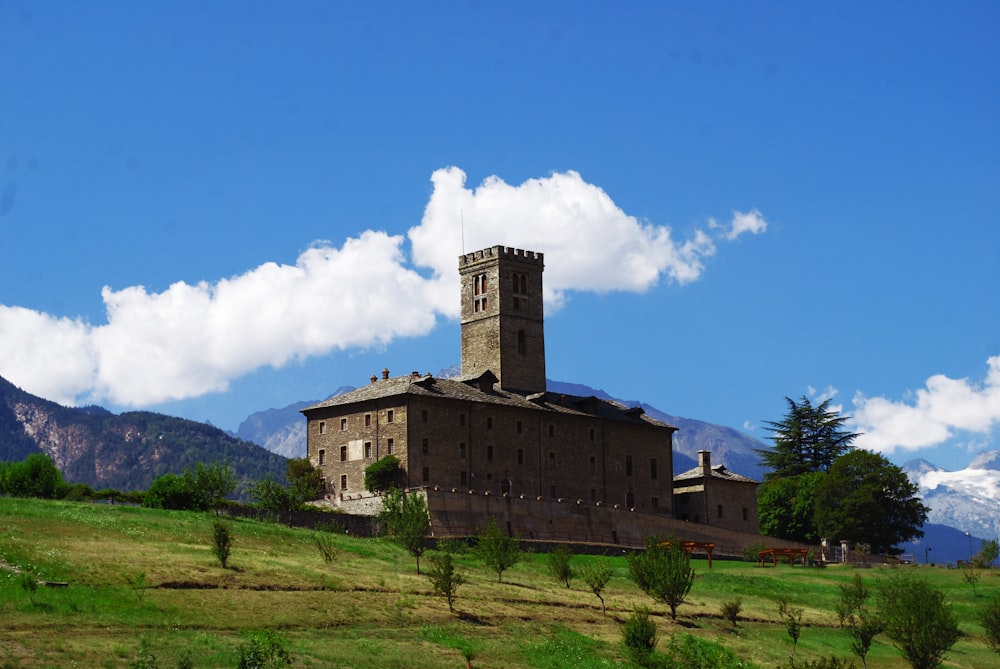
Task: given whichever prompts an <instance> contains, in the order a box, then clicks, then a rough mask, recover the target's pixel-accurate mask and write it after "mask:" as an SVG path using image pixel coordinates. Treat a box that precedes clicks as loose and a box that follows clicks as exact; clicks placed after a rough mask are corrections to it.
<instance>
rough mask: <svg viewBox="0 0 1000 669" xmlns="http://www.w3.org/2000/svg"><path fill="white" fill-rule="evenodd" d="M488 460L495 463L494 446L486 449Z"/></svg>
mask: <svg viewBox="0 0 1000 669" xmlns="http://www.w3.org/2000/svg"><path fill="white" fill-rule="evenodd" d="M486 460H487V461H489V462H493V446H487V447H486Z"/></svg>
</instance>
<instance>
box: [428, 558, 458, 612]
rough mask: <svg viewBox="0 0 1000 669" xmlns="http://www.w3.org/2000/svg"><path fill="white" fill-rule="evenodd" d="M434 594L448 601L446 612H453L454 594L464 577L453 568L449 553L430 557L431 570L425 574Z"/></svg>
mask: <svg viewBox="0 0 1000 669" xmlns="http://www.w3.org/2000/svg"><path fill="white" fill-rule="evenodd" d="M427 578H429V579H430V580H431V585H432V586H433V587H434V592H436V593H438V594H439V595H444V596H445V598H446V599H447V600H448V610H449V611H454V610H455V594H456V593H457V592H458V588H459V586H461V585H462V584H463V583H465V576H463V575H462V573H461V572H460V571H459V570H458V569H457V568H456V567H455V561H454V557H453V556H452V554H451V553H441V554H439V555H432V556H431V568H430V570H428V572H427Z"/></svg>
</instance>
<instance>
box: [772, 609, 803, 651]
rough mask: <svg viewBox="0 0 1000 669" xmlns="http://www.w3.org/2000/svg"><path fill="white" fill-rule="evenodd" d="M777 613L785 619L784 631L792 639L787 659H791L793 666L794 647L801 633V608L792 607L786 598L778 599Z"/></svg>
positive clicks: (797, 643)
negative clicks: (790, 651)
mask: <svg viewBox="0 0 1000 669" xmlns="http://www.w3.org/2000/svg"><path fill="white" fill-rule="evenodd" d="M778 615H780V616H781V617H782V619H783V620H784V621H785V631H786V632H788V636H789V637H791V639H792V654H791V656H790V658H789V659H791V661H792V666H795V649H796V648H797V647H798V645H799V636H801V634H802V609H796V608H792V607H791V606H789V604H788V602H787V601H786V600H784V599H779V600H778Z"/></svg>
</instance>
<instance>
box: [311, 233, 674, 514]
mask: <svg viewBox="0 0 1000 669" xmlns="http://www.w3.org/2000/svg"><path fill="white" fill-rule="evenodd" d="M458 269H459V274H460V277H461V360H462V369H461V375H460V376H458V377H456V378H450V379H446V378H436V377H434V376H432V375H430V374H420V373H417V372H413V373H412V374H407V375H403V376H396V377H392V376H390V373H389V370H382V374H381V376H372V378H371V380H370V383H369V384H367V385H365V386H363V387H361V388H358V389H357V390H354V391H351V392H348V393H345V394H343V395H339V396H336V397H333V398H331V399H329V400H326V401H325V402H321V403H319V404H316V405H314V406H311V407H308V408H306V409H304V410H303V412H302V413H303V414H304V415H305V417H306V419H307V430H308V432H307V435H308V436H307V457H308V458H309V460H310V461H311V462H312V463H313V465H314V466H315V467H317V468H318V469H319V470H320V472H321V473H322V476H323V478H324V479H325V481H326V484H327V490H328V496H329V497H330V498H331V499H334V500H338V499H343V498H344V497H345V496H347V497H350V496H354V495H359V494H362V493H363V492H364V470H365V468H366V467H368V466H369V465H371V464H372V463H374V462H375V461H376V460H378V459H379V458H381V457H383V456H385V455H389V454H391V455H395V456H396V457H397V458H398V459H399V460H400V462H401V463H402V465H403V467H404V468H405V470H406V472H407V477H408V485H409V486H411V487H423V486H426V487H428V488H439V489H450V490H464V491H474V492H478V493H482V494H493V495H498V496H501V497H503V496H506V497H513V496H519V497H521V498H524V497H526V496H530V497H531V498H532V499H536V500H558V501H562V500H563V499H571V500H576V501H577V503H581V502H586V503H595V504H597V503H599V504H604V505H608V506H614V507H621V508H624V509H635V510H636V511H641V512H644V513H647V514H653V515H656V516H664V517H673V436H672V435H673V433H674V431H675V430H676V428H674V427H672V426H670V425H667V424H665V423H662V422H660V421H658V420H655V419H653V418H651V417H649V416H647V415H645V414H644V413H643V410H642V409H641V408H639V407H636V408H629V407H625V406H622V405H620V404H618V403H615V402H611V401H607V400H603V399H600V398H597V397H593V396H591V397H581V396H572V395H565V394H557V393H550V392H547V391H546V382H545V331H544V316H543V304H542V272H543V270H544V258H543V255H542V254H541V253H535V252H531V251H522V250H520V249H514V248H508V247H503V246H493V247H491V248H487V249H483V250H480V251H476V252H474V253H468V254H464V255H462V256H460V257H459V267H458Z"/></svg>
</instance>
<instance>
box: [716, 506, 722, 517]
mask: <svg viewBox="0 0 1000 669" xmlns="http://www.w3.org/2000/svg"><path fill="white" fill-rule="evenodd" d="M716 513H717V514H718V515H717V516H716V517H717V518H722V505H721V504H719V505H718V506H717V507H716Z"/></svg>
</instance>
